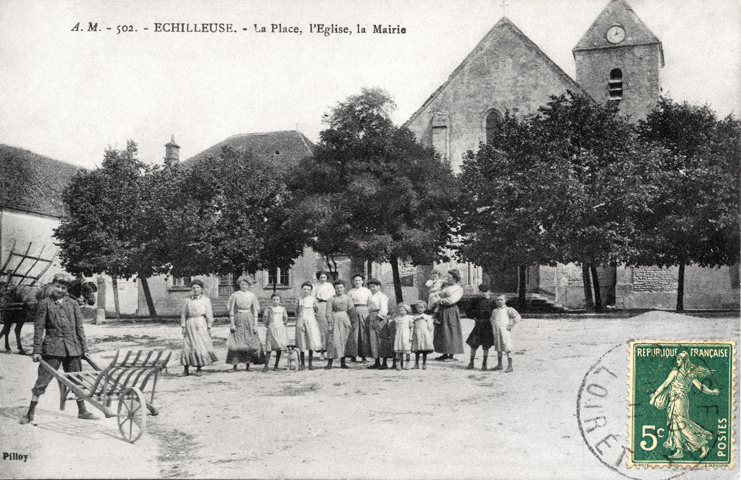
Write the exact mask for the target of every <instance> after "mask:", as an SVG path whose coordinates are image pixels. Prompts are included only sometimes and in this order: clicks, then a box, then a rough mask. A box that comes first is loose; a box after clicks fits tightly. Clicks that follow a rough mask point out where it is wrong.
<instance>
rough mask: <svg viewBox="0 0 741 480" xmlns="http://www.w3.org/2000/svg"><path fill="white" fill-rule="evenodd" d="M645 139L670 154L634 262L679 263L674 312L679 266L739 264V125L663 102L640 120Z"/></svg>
mask: <svg viewBox="0 0 741 480" xmlns="http://www.w3.org/2000/svg"><path fill="white" fill-rule="evenodd" d="M638 132H639V134H640V137H641V139H642V140H643V141H645V142H646V143H648V144H655V145H659V146H660V147H663V148H664V149H666V150H667V151H668V152H669V155H666V156H665V157H664V159H663V162H662V164H661V170H662V176H661V187H662V188H661V192H660V195H659V197H658V198H657V201H656V202H655V205H654V207H653V209H652V212H650V214H649V215H646V216H645V217H644V218H643V227H642V236H641V241H642V242H643V248H642V251H641V255H639V256H638V257H637V258H636V261H635V263H636V264H639V265H658V266H662V267H669V266H678V267H679V278H678V280H679V281H678V284H679V285H678V291H677V310H683V309H684V269H685V266H686V265H691V264H696V265H700V266H704V267H718V266H722V265H733V264H734V263H737V262H738V261H739V198H740V197H741V190H740V188H739V174H740V173H741V172H740V171H739V170H740V166H739V158H741V124H740V123H739V121H738V120H736V119H734V118H733V117H732V116H728V117H726V118H724V119H718V117H717V115H716V114H715V112H713V111H712V110H711V109H710V108H709V107H708V106H707V105H702V106H698V105H691V104H689V103H687V102H682V103H676V102H674V101H673V100H671V99H670V98H666V97H664V98H661V100H660V102H659V104H658V105H657V107H656V108H655V109H654V110H653V111H652V112H651V113H650V114H649V115H648V117H647V118H646V119H645V120H644V121H641V122H640V123H639V125H638Z"/></svg>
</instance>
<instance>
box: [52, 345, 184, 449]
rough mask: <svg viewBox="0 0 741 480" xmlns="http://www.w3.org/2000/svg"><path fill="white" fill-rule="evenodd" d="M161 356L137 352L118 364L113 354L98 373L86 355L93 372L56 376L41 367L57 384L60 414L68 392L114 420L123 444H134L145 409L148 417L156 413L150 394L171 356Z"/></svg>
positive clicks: (150, 352) (143, 423) (145, 419)
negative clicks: (146, 391)
mask: <svg viewBox="0 0 741 480" xmlns="http://www.w3.org/2000/svg"><path fill="white" fill-rule="evenodd" d="M164 353H165V352H164V351H159V352H154V351H149V352H144V351H141V350H140V351H139V352H137V353H136V354H134V353H133V352H128V353H127V354H126V356H125V357H124V359H123V360H119V354H120V351H117V352H116V356H115V357H113V361H112V362H111V364H110V365H108V367H106V368H105V369H101V368H100V367H99V366H98V365H97V364H96V363H95V362H94V361H93V360H92V359H91V358H90V357H88V356H87V355H85V356H83V358H84V359H85V360H86V361H87V362H88V363H89V364H90V365H91V366H92V367H93V368H94V369H95V371H94V372H89V371H88V372H58V371H56V370H54V368H52V367H51V366H50V365H49V364H48V363H46V362H45V361H43V360H41V365H43V366H44V367H45V368H46V369H47V370H49V372H51V374H52V375H54V377H55V378H56V379H57V381H58V382H59V395H60V397H59V398H60V402H59V408H60V410H64V406H65V403H66V401H67V400H68V398H67V397H68V395H69V394H70V392H72V393H75V394H76V395H77V396H79V398H82V399H84V400H85V401H87V402H89V403H90V404H91V405H93V406H94V407H95V408H97V409H98V410H100V411H101V412H103V414H105V416H106V418H109V417H117V420H118V430H119V431H120V432H121V436H122V437H123V439H124V440H126V441H127V442H130V443H134V442H135V441H137V440H138V439H139V438H140V437H141V436H142V434H143V433H144V430H145V429H146V424H147V415H146V410H145V407H146V409H147V410H149V411H150V412H151V413H152V415H157V414H158V413H159V410H158V409H157V407H155V406H154V390H155V388H156V386H157V377H158V375H159V372H161V371H162V370H164V369H165V367H167V362H169V361H170V356H171V355H172V352H169V353H168V354H167V356H164ZM163 356H164V358H163ZM150 380H151V387H152V390H151V396H150V398H149V401H147V399H146V397H145V396H144V392H145V389H146V387H147V385H148V384H149V382H150ZM71 398H74V397H71ZM115 399H118V408H117V410H116V411H113V409H112V408H111V404H112V403H113V400H115Z"/></svg>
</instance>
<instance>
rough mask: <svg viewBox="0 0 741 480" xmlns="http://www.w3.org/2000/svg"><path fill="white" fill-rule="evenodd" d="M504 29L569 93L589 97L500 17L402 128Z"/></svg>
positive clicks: (533, 43) (508, 20) (507, 21)
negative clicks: (524, 46)
mask: <svg viewBox="0 0 741 480" xmlns="http://www.w3.org/2000/svg"><path fill="white" fill-rule="evenodd" d="M505 29H507V30H509V31H510V32H512V33H514V34H515V35H516V36H518V37H519V38H520V39H521V40H522V41H523V43H524V44H525V45H526V46H527V47H528V48H529V49H530V50H531V51H533V52H534V53H535V54H536V55H538V56H539V57H541V58H542V59H543V60H544V61H545V64H546V65H547V66H548V67H550V68H551V69H552V70H553V71H554V72H556V74H557V75H558V76H560V77H561V78H562V79H563V80H564V82H565V83H566V85H568V88H569V89H570V90H571V91H573V92H574V93H579V94H581V95H584V96H586V97H589V94H588V93H587V92H586V90H584V89H583V88H582V87H581V85H579V84H578V83H576V81H575V80H574V79H573V78H571V77H569V75H568V74H567V73H566V72H564V71H563V70H562V69H561V67H559V66H558V65H557V64H556V63H555V62H554V61H553V60H551V59H550V58H549V57H548V55H546V54H545V53H544V52H543V50H541V49H540V48H539V47H538V46H537V45H536V44H535V42H533V41H532V40H530V39H529V38H528V37H527V35H525V34H524V33H522V31H521V30H520V29H519V28H517V26H515V24H514V23H512V21H511V20H510V19H508V18H507V17H502V18H501V19H500V20H499V21H498V22H497V23H496V24H495V25H494V26H493V27H492V28H491V30H489V32H488V33H487V34H486V35H484V38H482V39H481V41H480V42H479V43H478V44H476V46H475V47H474V48H473V50H471V53H469V54H468V55H467V56H466V58H464V59H463V61H462V62H461V64H460V65H458V67H457V68H456V69H455V70H453V73H451V74H450V75H449V76H448V79H447V80H446V81H445V83H443V84H442V85H440V86H439V87H438V88H437V90H435V91H434V92H433V93H432V95H430V97H429V98H428V99H427V100H426V101H425V102H424V103H423V104H422V106H421V107H419V109H417V111H416V112H414V113H413V114H412V116H411V117H409V120H407V121H406V122H404V126H405V127H406V126H409V125H410V124H411V123H412V122H413V121H414V119H416V118H417V116H418V115H419V114H420V113H422V111H424V109H425V108H426V107H427V106H428V105H429V104H430V103H431V102H432V101H433V100H434V99H435V98H436V97H437V96H438V95H439V94H440V92H442V91H443V90H444V89H445V87H447V86H448V84H450V82H451V81H452V80H453V79H454V78H455V76H456V75H457V74H458V72H460V71H462V70H463V69H464V68H465V67H466V65H468V63H469V62H470V61H471V60H473V59H474V58H475V57H476V55H477V53H478V52H479V51H480V50H481V49H484V48H487V45H489V44H490V43H491V41H492V39H493V37H495V36H496V35H498V34H500V33H501V32H502V31H503V30H505ZM590 98H591V97H590Z"/></svg>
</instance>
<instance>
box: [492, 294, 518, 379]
mask: <svg viewBox="0 0 741 480" xmlns="http://www.w3.org/2000/svg"><path fill="white" fill-rule="evenodd" d="M495 304H496V307H497V308H495V309H494V311H493V312H491V327H492V330H493V331H494V348H496V350H497V366H496V367H494V368H492V370H502V368H503V367H502V354H503V352H506V353H507V370H505V371H504V373H510V372H512V371H513V368H512V356H511V354H512V334H511V333H510V332H511V331H512V327H514V326H515V323H517V322H519V321H520V314H519V313H517V310H515V309H514V308H512V307H508V306H507V297H505V296H504V295H499V296H498V297H497V298H496V300H495Z"/></svg>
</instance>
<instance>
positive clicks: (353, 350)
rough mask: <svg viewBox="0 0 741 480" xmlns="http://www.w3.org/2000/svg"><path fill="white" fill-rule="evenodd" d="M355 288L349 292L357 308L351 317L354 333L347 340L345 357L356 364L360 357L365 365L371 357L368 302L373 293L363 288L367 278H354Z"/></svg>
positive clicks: (357, 276)
mask: <svg viewBox="0 0 741 480" xmlns="http://www.w3.org/2000/svg"><path fill="white" fill-rule="evenodd" d="M352 282H353V288H352V289H351V290H350V291H349V292H347V296H348V297H350V299H351V300H352V302H353V307H355V311H354V313H353V314H352V315H351V316H350V322H351V323H352V332H350V336H349V337H348V338H347V346H346V347H345V355H346V356H348V357H350V359H351V360H352V361H353V362H354V361H355V357H356V356H360V357H361V359H362V361H363V363H365V362H366V358H367V357H370V356H371V349H370V341H369V339H368V326H367V323H368V313H369V312H368V302H369V301H370V298H371V295H372V293H371V291H370V290H368V289H367V288H365V287H364V286H363V283H364V282H365V277H364V276H363V275H360V274H356V275H354V276H353V277H352Z"/></svg>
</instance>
